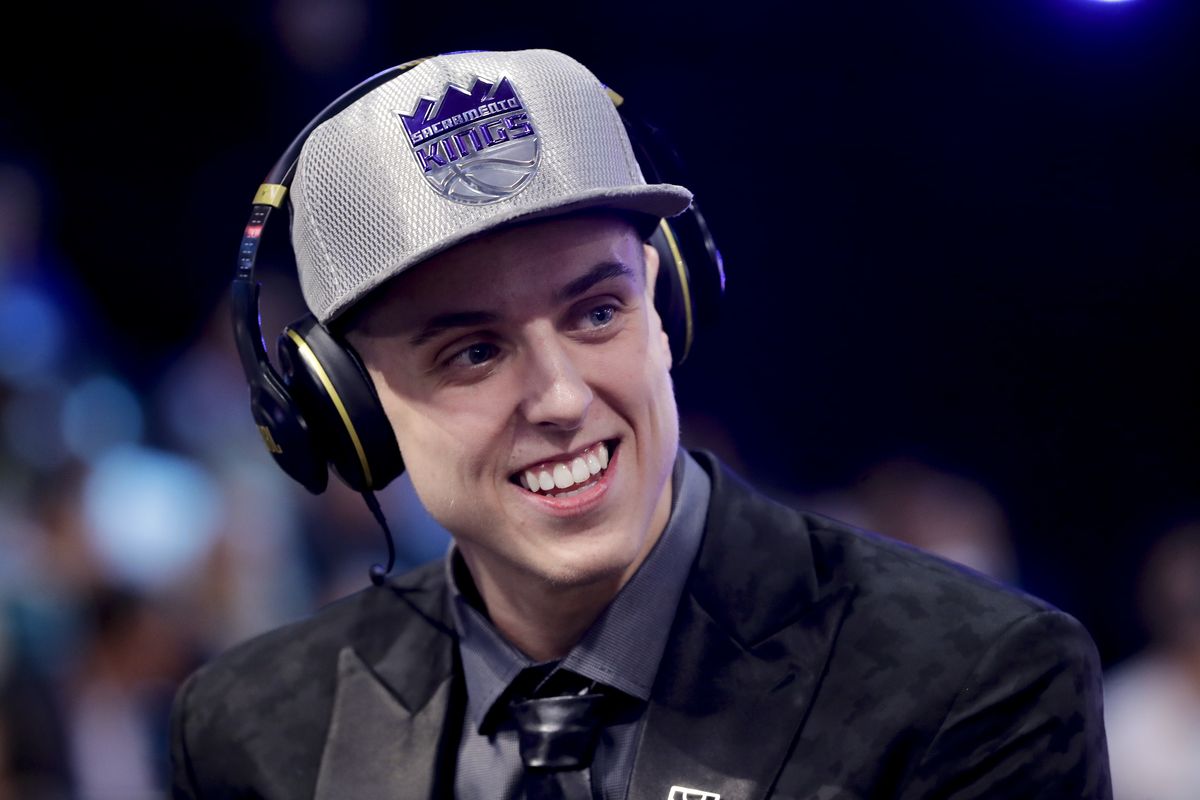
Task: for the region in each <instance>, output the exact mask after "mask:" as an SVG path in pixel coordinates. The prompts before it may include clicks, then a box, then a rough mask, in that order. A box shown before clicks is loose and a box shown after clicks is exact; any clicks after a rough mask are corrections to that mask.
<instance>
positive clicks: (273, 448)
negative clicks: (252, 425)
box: [258, 425, 283, 453]
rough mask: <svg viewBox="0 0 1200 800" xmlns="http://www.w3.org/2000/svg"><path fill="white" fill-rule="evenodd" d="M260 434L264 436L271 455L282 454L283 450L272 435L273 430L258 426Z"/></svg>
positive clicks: (264, 441)
mask: <svg viewBox="0 0 1200 800" xmlns="http://www.w3.org/2000/svg"><path fill="white" fill-rule="evenodd" d="M258 433H259V435H260V436H262V440H263V444H265V445H266V446H267V452H269V453H282V452H283V448H282V447H280V446H279V444H278V443H277V442H276V441H275V437H274V436H272V435H271V429H270V428H268V427H267V426H266V425H259V426H258Z"/></svg>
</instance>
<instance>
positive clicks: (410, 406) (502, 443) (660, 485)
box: [347, 212, 679, 659]
mask: <svg viewBox="0 0 1200 800" xmlns="http://www.w3.org/2000/svg"><path fill="white" fill-rule="evenodd" d="M656 267H657V253H656V251H655V250H654V248H652V247H650V246H649V245H646V244H644V243H643V242H642V237H641V236H640V235H639V234H638V231H637V229H636V228H635V227H634V225H633V224H632V223H631V222H629V221H628V220H627V219H625V218H624V217H623V216H621V215H620V214H617V213H612V212H610V213H583V214H581V213H579V212H576V213H575V214H571V215H567V216H565V217H563V218H558V219H551V220H542V221H534V222H529V223H525V224H518V225H514V226H511V227H508V228H505V229H501V230H499V231H497V232H494V233H491V234H488V235H486V236H483V237H481V238H479V239H476V240H473V241H467V242H464V243H462V244H460V245H459V246H458V247H455V248H454V249H452V250H449V251H447V252H444V253H441V254H439V255H437V256H434V257H433V258H431V259H429V261H427V262H426V263H424V264H422V265H421V267H420V268H419V269H414V270H411V271H410V272H408V273H406V274H404V275H401V276H400V277H398V278H397V279H396V280H394V281H392V282H391V284H389V286H388V287H386V288H385V289H384V290H381V291H380V292H379V293H378V296H377V297H374V298H372V299H371V301H370V302H369V303H367V304H366V308H365V309H364V310H360V311H359V312H358V315H357V316H358V320H359V321H358V323H357V324H356V325H355V327H354V328H353V329H352V330H350V331H349V332H348V333H347V338H348V339H349V341H350V342H351V344H352V345H353V346H354V348H355V349H356V351H357V352H358V353H359V354H360V356H361V357H362V359H363V361H364V363H365V364H366V365H367V367H368V370H369V372H370V375H371V378H372V381H373V383H374V385H375V386H376V387H377V390H378V392H379V397H380V401H381V403H382V405H383V408H384V410H385V412H386V413H387V416H388V419H389V420H390V421H391V424H392V427H393V428H394V430H395V432H396V439H397V442H398V443H399V445H400V449H401V452H402V453H403V454H404V459H405V464H406V465H407V469H408V471H409V474H410V475H411V476H412V480H413V485H414V487H415V488H416V491H417V494H418V495H419V496H420V498H421V500H422V502H423V503H424V504H425V506H426V508H427V509H428V510H429V512H430V513H431V514H432V515H433V516H434V517H435V518H436V519H438V520H439V521H440V522H441V523H442V524H443V525H444V526H445V527H446V529H447V530H450V531H452V532H453V533H454V537H455V543H456V545H457V549H458V551H459V552H460V553H461V555H462V558H463V561H464V562H465V564H466V566H467V567H468V569H469V573H470V576H471V578H472V580H473V582H474V584H475V586H476V587H477V588H478V590H479V593H480V595H481V596H482V599H483V601H484V604H485V605H486V608H487V612H488V615H489V616H490V618H491V620H492V622H493V624H495V625H496V627H497V628H498V629H499V630H500V631H501V632H503V634H504V635H505V636H506V638H507V639H508V640H509V641H510V642H512V644H514V645H516V646H517V647H518V649H520V650H521V651H523V652H524V653H526V654H528V655H530V656H532V657H534V658H538V659H550V658H558V657H561V656H562V655H563V654H564V653H565V652H566V651H567V650H568V649H569V648H570V646H571V645H573V644H575V642H577V641H578V640H579V638H580V636H581V634H582V633H583V631H584V630H585V629H586V628H587V627H588V626H589V625H590V624H591V623H592V622H593V621H594V620H595V619H596V617H597V615H598V613H599V612H600V610H601V609H603V608H604V607H605V606H607V605H608V603H609V602H610V601H611V600H612V598H613V597H614V596H615V595H616V593H617V591H618V590H619V589H620V588H621V586H623V585H624V584H625V582H626V581H627V580H628V579H629V577H630V576H631V575H632V574H633V572H634V571H635V570H636V569H637V567H638V566H639V565H640V564H641V563H642V561H643V559H645V557H646V554H647V553H648V552H649V551H650V549H651V548H652V547H653V546H654V544H655V542H656V541H657V540H658V537H659V535H660V534H661V533H662V531H663V529H664V527H665V526H666V523H667V517H668V515H669V514H670V510H671V486H670V481H669V478H670V475H671V468H672V465H673V463H674V462H675V459H676V455H677V453H676V451H677V448H678V442H679V421H678V416H677V413H676V407H675V399H674V394H673V393H672V387H671V379H670V374H669V369H670V366H671V353H670V347H669V345H668V343H667V341H666V334H664V333H663V330H662V324H661V322H660V321H659V319H658V315H657V313H656V312H655V310H654V303H653V298H652V296H651V292H650V287H651V286H653V283H652V282H651V281H650V280H648V279H647V271H651V272H652V271H654V270H655V269H656ZM468 498H469V502H465V500H466V499H468Z"/></svg>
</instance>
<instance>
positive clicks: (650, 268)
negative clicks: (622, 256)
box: [642, 242, 673, 369]
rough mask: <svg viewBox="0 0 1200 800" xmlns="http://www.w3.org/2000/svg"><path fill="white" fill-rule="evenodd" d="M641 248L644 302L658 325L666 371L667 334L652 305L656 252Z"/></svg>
mask: <svg viewBox="0 0 1200 800" xmlns="http://www.w3.org/2000/svg"><path fill="white" fill-rule="evenodd" d="M642 248H643V250H644V251H645V253H646V301H647V302H648V303H649V304H650V312H651V313H652V314H653V315H654V317H653V319H654V321H655V322H656V323H658V334H659V336H660V337H662V341H661V344H662V348H663V353H664V354H665V356H666V361H667V369H670V368H671V367H672V365H673V362H672V358H671V342H670V340H669V339H668V338H667V332H666V331H665V330H664V329H663V323H662V317H660V316H659V315H658V308H657V307H656V306H655V305H654V286H655V283H656V282H657V281H658V250H657V249H655V247H654V245H651V244H647V243H645V242H643V243H642Z"/></svg>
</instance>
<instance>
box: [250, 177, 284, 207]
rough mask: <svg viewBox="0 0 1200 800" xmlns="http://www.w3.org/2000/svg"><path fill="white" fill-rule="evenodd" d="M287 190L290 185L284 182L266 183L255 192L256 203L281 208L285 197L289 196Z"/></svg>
mask: <svg viewBox="0 0 1200 800" xmlns="http://www.w3.org/2000/svg"><path fill="white" fill-rule="evenodd" d="M287 190H288V187H286V186H284V185H283V184H282V183H264V184H263V185H261V186H259V187H258V191H257V192H255V193H254V204H255V205H266V206H271V207H273V208H279V207H280V206H282V205H283V198H285V197H287Z"/></svg>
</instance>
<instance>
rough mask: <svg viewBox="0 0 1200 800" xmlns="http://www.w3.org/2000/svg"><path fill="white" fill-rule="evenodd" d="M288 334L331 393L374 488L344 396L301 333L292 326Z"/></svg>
mask: <svg viewBox="0 0 1200 800" xmlns="http://www.w3.org/2000/svg"><path fill="white" fill-rule="evenodd" d="M287 335H288V336H290V337H291V339H292V341H293V342H295V343H296V347H297V348H298V349H299V351H300V357H301V358H303V359H304V363H306V364H308V368H309V369H310V370H312V371H313V373H314V374H315V375H316V376H317V377H318V378H320V380H321V384H322V385H323V386H324V387H325V391H326V393H327V394H328V395H329V399H330V400H332V401H333V405H334V407H336V408H337V412H338V416H340V417H341V418H342V425H344V426H345V427H346V433H348V434H350V441H351V442H353V443H354V452H356V453H358V462H359V463H360V464H361V465H362V469H363V475H365V476H366V478H367V488H368V489H370V488H372V487H373V486H374V484H375V480H374V479H373V478H372V477H371V468H370V467H368V466H367V454H366V452H365V451H364V450H363V446H362V442H361V441H360V440H359V438H358V431H356V430H354V423H353V422H351V421H350V414H349V412H347V411H346V406H345V405H344V404H343V403H342V398H341V397H339V396H338V393H337V390H336V389H334V388H333V382H332V381H331V380H329V376H328V375H327V374H325V368H324V367H322V366H321V362H320V361H318V360H317V356H316V354H315V353H314V352H313V351H312V348H310V347H309V346H308V342H306V341H304V339H303V338H302V337H301V336H300V334H298V333H296V332H295V331H294V330H292V329H291V328H288V329H287Z"/></svg>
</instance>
